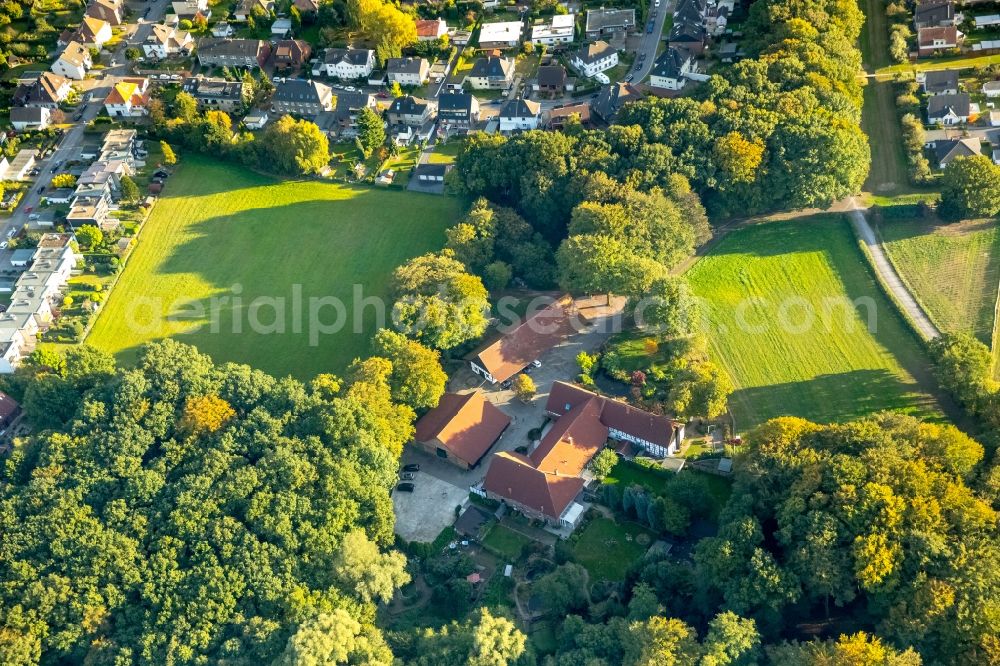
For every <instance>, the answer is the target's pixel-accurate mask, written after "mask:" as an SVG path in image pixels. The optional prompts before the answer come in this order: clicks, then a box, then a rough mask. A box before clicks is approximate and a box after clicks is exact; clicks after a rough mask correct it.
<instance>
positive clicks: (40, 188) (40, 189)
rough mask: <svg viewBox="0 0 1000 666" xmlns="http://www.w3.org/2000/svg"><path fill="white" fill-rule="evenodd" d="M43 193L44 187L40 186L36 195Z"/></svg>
mask: <svg viewBox="0 0 1000 666" xmlns="http://www.w3.org/2000/svg"><path fill="white" fill-rule="evenodd" d="M44 191H45V186H44V185H42V186H41V187H39V188H38V193H39V194H41V193H42V192H44Z"/></svg>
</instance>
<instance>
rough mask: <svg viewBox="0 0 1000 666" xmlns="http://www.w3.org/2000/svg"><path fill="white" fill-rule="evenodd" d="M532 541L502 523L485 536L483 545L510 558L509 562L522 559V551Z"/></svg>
mask: <svg viewBox="0 0 1000 666" xmlns="http://www.w3.org/2000/svg"><path fill="white" fill-rule="evenodd" d="M530 543H532V540H531V539H529V538H528V537H526V536H524V535H523V534H520V533H518V532H515V531H514V530H512V529H510V528H509V527H505V526H503V525H501V524H500V523H497V524H496V525H494V526H493V527H492V528H491V529H490V531H489V532H487V533H486V536H485V537H483V545H484V546H486V547H487V548H489V549H490V550H493V551H495V552H496V553H497V554H499V555H501V556H502V557H506V558H507V559H508V560H509V562H508V564H510V563H513V562H515V561H517V560H519V559H521V552H522V551H523V549H524V547H525V546H527V545H529V544H530Z"/></svg>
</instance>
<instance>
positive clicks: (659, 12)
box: [626, 0, 674, 83]
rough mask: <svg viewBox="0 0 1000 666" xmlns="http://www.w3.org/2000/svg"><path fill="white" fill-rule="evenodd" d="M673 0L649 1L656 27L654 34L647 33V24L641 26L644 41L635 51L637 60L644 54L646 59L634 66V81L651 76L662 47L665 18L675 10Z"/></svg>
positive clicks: (651, 16)
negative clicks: (657, 2)
mask: <svg viewBox="0 0 1000 666" xmlns="http://www.w3.org/2000/svg"><path fill="white" fill-rule="evenodd" d="M673 4H674V3H672V2H666V0H660V6H659V7H657V6H656V0H651V1H650V3H649V19H648V20H652V21H654V27H653V32H652V34H646V26H644V25H643V26H639V28H640V29H641V30H642V42H641V43H640V44H639V49H638V50H637V51H636V53H635V62H636V63H638V62H639V58H641V57H642V55H643V54H645V55H646V59H645V60H643V61H642V64H637V65H636V66H635V67H633V68H632V71H631V72H630V73H631V74H632V83H639V82H640V81H642V80H643V79H644V78H646V77H647V76H649V73H650V72H651V71H652V69H653V65H654V64H655V63H656V50H657V49H658V48H659V47H660V38H661V37H662V36H663V24H664V19H665V18H666V16H667V13H668V12H671V11H673V9H672V7H673ZM626 78H628V77H627V76H626Z"/></svg>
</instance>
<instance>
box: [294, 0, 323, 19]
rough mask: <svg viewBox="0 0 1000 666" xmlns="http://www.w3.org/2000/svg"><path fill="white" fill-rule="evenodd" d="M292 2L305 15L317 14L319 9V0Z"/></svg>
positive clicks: (295, 0)
mask: <svg viewBox="0 0 1000 666" xmlns="http://www.w3.org/2000/svg"><path fill="white" fill-rule="evenodd" d="M292 4H293V5H295V8H296V9H298V10H299V13H300V14H302V15H303V16H305V15H307V14H315V13H317V12H318V11H319V0H292Z"/></svg>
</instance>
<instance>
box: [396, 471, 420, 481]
mask: <svg viewBox="0 0 1000 666" xmlns="http://www.w3.org/2000/svg"><path fill="white" fill-rule="evenodd" d="M400 478H401V479H403V481H413V479H415V478H417V477H416V475H415V474H414V473H413V472H403V476H401V477H400Z"/></svg>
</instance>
